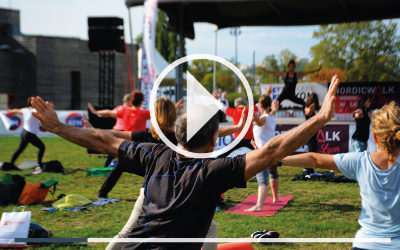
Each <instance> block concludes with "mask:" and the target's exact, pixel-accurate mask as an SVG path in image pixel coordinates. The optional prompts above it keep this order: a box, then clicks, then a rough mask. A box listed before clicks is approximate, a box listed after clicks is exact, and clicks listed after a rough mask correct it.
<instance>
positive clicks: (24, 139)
mask: <svg viewBox="0 0 400 250" xmlns="http://www.w3.org/2000/svg"><path fill="white" fill-rule="evenodd" d="M28 143H31V144H32V145H33V146H35V147H37V148H38V149H39V152H38V156H37V157H38V158H37V160H38V164H39V166H42V158H43V154H44V150H45V147H44V144H43V142H42V141H41V140H40V139H39V137H37V136H36V135H35V134H33V133H31V132H28V131H26V130H25V129H24V130H23V131H22V133H21V141H20V143H19V146H18V148H17V150H16V151H15V152H14V154H13V155H12V157H11V163H12V164H14V162H15V161H16V160H17V158H18V156H19V155H20V154H21V153H22V152H23V151H24V150H25V148H26V146H27V145H28Z"/></svg>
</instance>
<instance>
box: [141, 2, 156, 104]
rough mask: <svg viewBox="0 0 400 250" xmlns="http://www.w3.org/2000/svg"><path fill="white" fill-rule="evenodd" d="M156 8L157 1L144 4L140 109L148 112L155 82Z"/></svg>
mask: <svg viewBox="0 0 400 250" xmlns="http://www.w3.org/2000/svg"><path fill="white" fill-rule="evenodd" d="M157 6H158V1H157V0H146V1H145V2H144V15H143V50H142V51H143V52H142V76H141V91H142V92H143V95H144V100H143V106H142V108H143V109H146V110H149V101H150V92H151V88H152V87H153V84H154V82H155V80H156V64H155V42H156V41H155V29H156V28H155V25H156V21H157Z"/></svg>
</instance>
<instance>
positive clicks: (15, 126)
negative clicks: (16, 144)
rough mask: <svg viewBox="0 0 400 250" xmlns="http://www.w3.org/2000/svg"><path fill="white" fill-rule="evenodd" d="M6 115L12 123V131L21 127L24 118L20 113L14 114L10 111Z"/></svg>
mask: <svg viewBox="0 0 400 250" xmlns="http://www.w3.org/2000/svg"><path fill="white" fill-rule="evenodd" d="M6 116H7V118H8V120H9V121H10V124H11V126H10V130H11V131H14V130H17V129H19V128H20V127H21V124H22V119H21V118H20V117H19V116H18V115H16V114H13V113H8V114H6Z"/></svg>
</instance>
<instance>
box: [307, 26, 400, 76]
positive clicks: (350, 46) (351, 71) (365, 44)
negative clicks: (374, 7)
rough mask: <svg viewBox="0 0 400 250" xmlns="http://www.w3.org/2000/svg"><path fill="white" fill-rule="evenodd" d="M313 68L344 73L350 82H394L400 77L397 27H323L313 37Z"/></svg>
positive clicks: (399, 42) (399, 49)
mask: <svg viewBox="0 0 400 250" xmlns="http://www.w3.org/2000/svg"><path fill="white" fill-rule="evenodd" d="M313 38H316V39H319V40H320V41H319V43H318V44H317V45H315V46H313V47H312V48H311V55H312V57H313V60H312V62H311V64H310V65H311V66H313V67H315V66H317V65H319V64H322V65H323V66H324V67H326V68H329V69H333V68H338V69H342V70H343V71H344V73H345V74H346V75H347V77H348V80H349V81H393V80H398V79H399V76H400V70H399V64H400V38H399V36H398V35H397V24H396V23H392V22H391V21H389V22H382V21H372V22H359V23H345V24H335V25H322V26H320V28H319V30H318V31H315V32H314V33H313Z"/></svg>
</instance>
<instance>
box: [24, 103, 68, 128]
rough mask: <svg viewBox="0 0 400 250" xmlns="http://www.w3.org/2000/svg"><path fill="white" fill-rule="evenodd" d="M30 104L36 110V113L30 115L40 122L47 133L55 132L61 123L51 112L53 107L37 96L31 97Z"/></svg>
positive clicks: (53, 112)
mask: <svg viewBox="0 0 400 250" xmlns="http://www.w3.org/2000/svg"><path fill="white" fill-rule="evenodd" d="M31 104H32V107H34V108H35V109H36V112H34V113H32V114H33V116H35V117H36V118H37V119H38V120H39V121H40V124H41V125H42V126H43V128H44V129H46V130H47V131H49V132H55V131H56V130H57V128H58V127H59V125H60V124H61V123H60V121H59V120H58V117H57V114H56V112H55V111H54V110H53V105H51V103H49V102H45V101H43V99H42V98H40V97H39V96H38V97H32V99H31Z"/></svg>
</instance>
